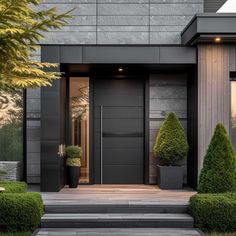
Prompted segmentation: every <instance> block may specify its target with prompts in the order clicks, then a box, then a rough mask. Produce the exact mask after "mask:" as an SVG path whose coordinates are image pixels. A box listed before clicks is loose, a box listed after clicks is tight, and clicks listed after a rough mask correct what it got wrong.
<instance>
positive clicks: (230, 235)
mask: <svg viewBox="0 0 236 236" xmlns="http://www.w3.org/2000/svg"><path fill="white" fill-rule="evenodd" d="M208 236H236V232H235V233H225V234H223V233H212V234H208Z"/></svg>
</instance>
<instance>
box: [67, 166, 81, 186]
mask: <svg viewBox="0 0 236 236" xmlns="http://www.w3.org/2000/svg"><path fill="white" fill-rule="evenodd" d="M67 168H68V169H67V174H68V184H69V187H70V188H77V186H78V182H79V176H80V168H79V167H78V166H67Z"/></svg>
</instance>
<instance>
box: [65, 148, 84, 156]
mask: <svg viewBox="0 0 236 236" xmlns="http://www.w3.org/2000/svg"><path fill="white" fill-rule="evenodd" d="M81 156H82V148H81V147H79V146H68V147H67V148H66V157H67V158H80V157H81Z"/></svg>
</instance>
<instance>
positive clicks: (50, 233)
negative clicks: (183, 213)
mask: <svg viewBox="0 0 236 236" xmlns="http://www.w3.org/2000/svg"><path fill="white" fill-rule="evenodd" d="M33 235H34V236H45V235H47V236H59V235H63V236H71V235H73V236H103V235H104V236H203V235H204V234H203V233H202V232H201V231H200V230H198V229H182V228H181V229H180V228H172V229H167V228H159V229H156V228H138V229H137V228H129V229H127V228H126V229H124V228H110V229H109V228H92V229H84V228H70V229H68V228H67V229H61V228H54V229H51V228H46V229H39V230H37V231H35V233H34V234H33Z"/></svg>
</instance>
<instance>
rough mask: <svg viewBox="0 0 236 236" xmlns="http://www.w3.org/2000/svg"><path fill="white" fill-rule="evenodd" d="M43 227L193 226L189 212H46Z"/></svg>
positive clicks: (42, 220) (42, 221)
mask: <svg viewBox="0 0 236 236" xmlns="http://www.w3.org/2000/svg"><path fill="white" fill-rule="evenodd" d="M41 228H193V218H192V217H191V216H190V215H188V214H180V213H178V214H169V213H167V214H163V213H156V214H151V213H149V214H141V213H128V214H125V213H123V214H114V213H111V214H107V213H103V214H77V213H76V214H45V215H44V216H43V217H42V219H41Z"/></svg>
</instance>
